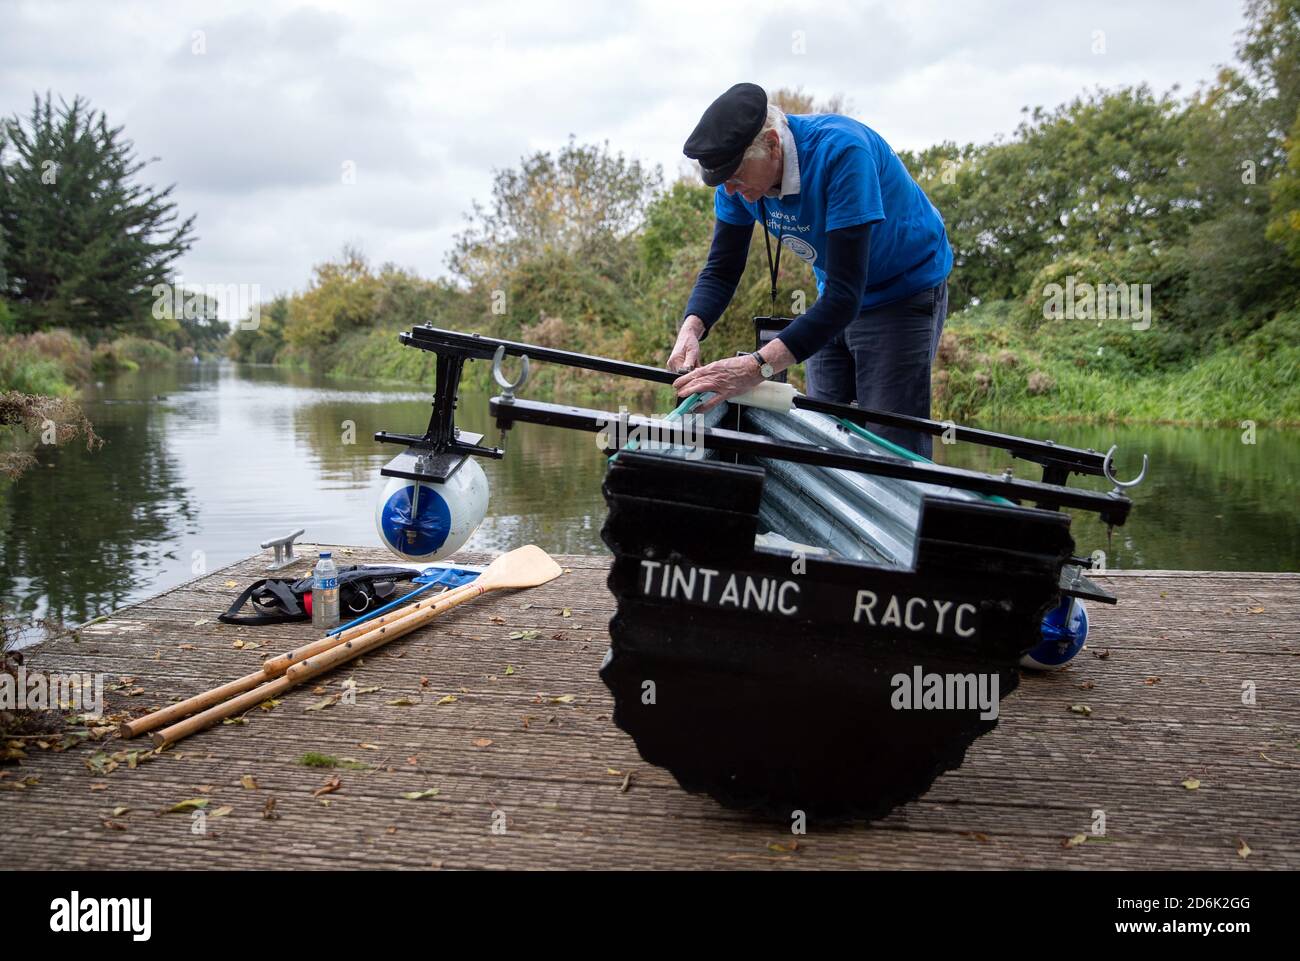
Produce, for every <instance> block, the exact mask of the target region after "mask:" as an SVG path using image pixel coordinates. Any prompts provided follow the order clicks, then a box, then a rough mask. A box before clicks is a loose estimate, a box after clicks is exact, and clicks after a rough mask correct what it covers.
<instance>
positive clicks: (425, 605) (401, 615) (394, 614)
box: [262, 584, 474, 678]
mask: <svg viewBox="0 0 1300 961" xmlns="http://www.w3.org/2000/svg"><path fill="white" fill-rule="evenodd" d="M473 586H474V585H473V584H463V585H461V586H460V587H454V588H452V589H451V590H449V591H444V592H443V593H441V594H435V595H433V596H432V597H426V598H425V599H424V600H422V601H419V602H417V603H415V604H412V605H411V606H410V607H403V608H399V609H398V610H396V611H391V612H390V613H388V614H385V615H384V616H383V617H376V618H375V619H374V620H373V621H367V622H366V623H364V624H358V625H357V626H356V627H351V628H348V629H347V630H346V631H342V632H341V633H339V634H334V635H331V636H329V637H322V638H321V639H320V640H317V641H312V642H311V643H309V644H304V645H302V646H301V647H295V648H294V649H293V650H292V651H287V652H286V653H284V654H278V655H276V656H275V657H269V658H267V659H266V660H265V661H263V662H262V673H263V674H264V675H266V677H268V678H271V677H279V676H280V675H281V674H283V673H284V672H285V671H287V670H289V668H290V667H292V666H293V665H294V664H297V663H300V662H301V661H305V660H306V659H307V658H309V657H312V656H314V655H316V654H320V653H321V652H322V651H328V650H329V649H330V648H332V647H337V646H338V645H339V644H342V643H343V642H345V641H350V640H352V639H353V638H356V637H362V636H363V635H366V634H369V633H370V632H371V631H373V630H375V629H376V628H380V627H390V626H392V625H393V624H396V623H398V622H399V621H404V620H406V618H408V617H413V616H414V615H415V614H417V613H419V612H420V611H424V610H428V609H429V607H430V606H432V605H433V604H436V603H438V602H439V601H441V600H446V599H447V598H448V597H451V596H452V595H453V594H457V593H459V592H460V591H463V590H466V589H467V588H470V587H473Z"/></svg>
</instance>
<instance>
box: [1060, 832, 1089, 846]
mask: <svg viewBox="0 0 1300 961" xmlns="http://www.w3.org/2000/svg"><path fill="white" fill-rule="evenodd" d="M1087 840H1088V835H1086V834H1076V835H1075V836H1074V837H1072V838H1065V839H1064V840H1062V841H1061V847H1063V848H1077V847H1078V846H1079V845H1080V844H1083V843H1084V842H1085V841H1087Z"/></svg>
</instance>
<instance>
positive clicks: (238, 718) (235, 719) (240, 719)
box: [221, 717, 248, 724]
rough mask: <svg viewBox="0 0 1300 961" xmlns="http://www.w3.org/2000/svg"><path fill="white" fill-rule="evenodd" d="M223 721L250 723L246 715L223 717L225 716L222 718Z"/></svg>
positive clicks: (223, 722) (224, 722)
mask: <svg viewBox="0 0 1300 961" xmlns="http://www.w3.org/2000/svg"><path fill="white" fill-rule="evenodd" d="M221 723H222V724H247V723H248V718H246V717H223V718H222V719H221Z"/></svg>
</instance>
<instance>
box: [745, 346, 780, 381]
mask: <svg viewBox="0 0 1300 961" xmlns="http://www.w3.org/2000/svg"><path fill="white" fill-rule="evenodd" d="M749 356H750V357H753V358H754V360H756V361H758V372H759V373H760V374H762V375H763V379H764V380H771V379H772V378H773V377H775V376H776V368H775V367H773V366H772V365H771V364H769V363H768V362H767V361H765V360H764V359H763V355H762V354H760V353H759V352H758V351H754V352H753V353H751V354H750V355H749Z"/></svg>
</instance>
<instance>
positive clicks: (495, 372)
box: [492, 344, 528, 404]
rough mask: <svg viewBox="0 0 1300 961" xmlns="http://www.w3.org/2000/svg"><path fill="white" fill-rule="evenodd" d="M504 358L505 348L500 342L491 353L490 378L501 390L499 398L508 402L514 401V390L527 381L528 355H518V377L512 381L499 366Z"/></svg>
mask: <svg viewBox="0 0 1300 961" xmlns="http://www.w3.org/2000/svg"><path fill="white" fill-rule="evenodd" d="M505 358H506V348H505V345H504V344H502V345H500V346H499V347H497V349H496V353H494V354H493V355H492V379H493V380H495V381H496V382H497V386H498V387H500V388H501V390H502V391H503V393H502V394H501V400H502V401H503V402H505V403H507V404H508V403H511V402H513V401H514V399H515V391H516V390H519V389H520V388H521V387H523V386H524V384H525V383H526V382H527V381H528V355H527V354H520V355H519V360H520V361H521V363H520V366H519V379H518V380H514V381H511V380H510V379H509V378H507V377H506V375H505V371H504V370H503V369H502V367H501V363H502V361H504V360H505Z"/></svg>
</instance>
